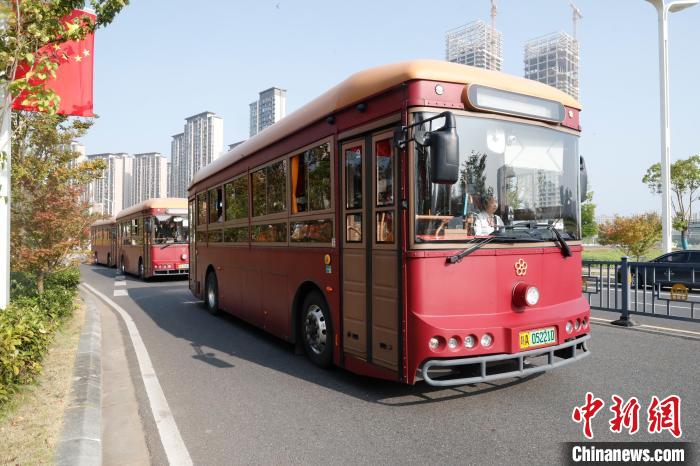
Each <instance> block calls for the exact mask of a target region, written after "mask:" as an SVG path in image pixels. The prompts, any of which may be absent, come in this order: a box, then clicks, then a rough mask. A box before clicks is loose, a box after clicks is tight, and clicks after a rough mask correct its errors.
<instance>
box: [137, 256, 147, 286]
mask: <svg viewBox="0 0 700 466" xmlns="http://www.w3.org/2000/svg"><path fill="white" fill-rule="evenodd" d="M139 279H141V280H145V279H146V267H145V266H144V265H143V259H142V258H140V257H139Z"/></svg>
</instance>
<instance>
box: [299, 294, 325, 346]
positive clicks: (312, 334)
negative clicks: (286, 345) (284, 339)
mask: <svg viewBox="0 0 700 466" xmlns="http://www.w3.org/2000/svg"><path fill="white" fill-rule="evenodd" d="M304 326H305V335H306V344H307V345H309V348H311V350H312V351H313V352H314V353H316V354H321V353H323V350H324V349H325V348H326V318H325V317H324V316H323V311H322V310H321V308H320V307H318V306H317V305H315V304H312V305H311V306H309V308H308V309H307V310H306V318H305V319H304Z"/></svg>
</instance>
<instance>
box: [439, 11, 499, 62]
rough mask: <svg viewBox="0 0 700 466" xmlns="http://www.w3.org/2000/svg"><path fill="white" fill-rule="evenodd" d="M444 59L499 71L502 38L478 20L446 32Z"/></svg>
mask: <svg viewBox="0 0 700 466" xmlns="http://www.w3.org/2000/svg"><path fill="white" fill-rule="evenodd" d="M445 58H446V60H447V61H451V62H454V63H460V64H462V65H470V66H476V67H479V68H485V69H487V70H496V71H500V70H501V66H502V64H503V36H502V34H501V32H500V31H498V30H496V29H494V28H492V27H491V26H490V25H488V24H486V23H485V22H484V21H481V20H478V21H474V22H471V23H469V24H465V25H464V26H460V27H458V28H455V29H451V30H449V31H447V33H446V34H445Z"/></svg>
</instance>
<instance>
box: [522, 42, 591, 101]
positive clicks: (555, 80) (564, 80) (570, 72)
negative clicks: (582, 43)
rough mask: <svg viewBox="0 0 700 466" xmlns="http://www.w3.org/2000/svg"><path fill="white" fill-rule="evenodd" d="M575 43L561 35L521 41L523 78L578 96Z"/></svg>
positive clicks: (574, 96)
mask: <svg viewBox="0 0 700 466" xmlns="http://www.w3.org/2000/svg"><path fill="white" fill-rule="evenodd" d="M578 67H579V44H578V41H577V40H576V39H574V38H573V37H572V36H570V35H569V34H567V33H565V32H555V33H553V34H548V35H546V36H542V37H537V38H535V39H532V40H529V41H527V42H525V77H526V78H528V79H532V80H534V81H539V82H541V83H545V84H549V85H550V86H552V87H556V88H557V89H559V90H560V91H564V92H566V93H567V94H569V95H570V96H572V97H573V98H575V99H578V96H579V85H578V84H579V83H578Z"/></svg>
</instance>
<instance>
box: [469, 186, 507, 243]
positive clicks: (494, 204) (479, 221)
mask: <svg viewBox="0 0 700 466" xmlns="http://www.w3.org/2000/svg"><path fill="white" fill-rule="evenodd" d="M482 203H483V204H482V205H483V206H484V210H482V211H481V212H479V213H477V214H476V215H475V216H474V234H475V235H476V236H487V235H490V234H491V233H493V231H494V230H495V229H497V228H502V227H503V220H501V217H499V216H498V215H496V211H497V210H498V199H496V198H495V197H494V196H493V194H488V195H486V196H485V197H484V198H482Z"/></svg>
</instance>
